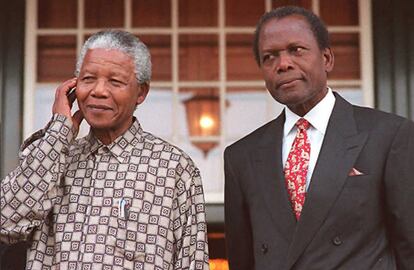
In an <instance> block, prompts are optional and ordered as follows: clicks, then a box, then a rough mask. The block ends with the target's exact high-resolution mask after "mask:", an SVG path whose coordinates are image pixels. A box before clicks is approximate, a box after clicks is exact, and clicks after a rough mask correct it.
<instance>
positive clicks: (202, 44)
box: [179, 35, 219, 81]
mask: <svg viewBox="0 0 414 270" xmlns="http://www.w3.org/2000/svg"><path fill="white" fill-rule="evenodd" d="M179 46H180V49H179V78H180V80H206V81H208V80H218V74H219V72H218V70H219V65H218V37H217V35H180V37H179Z"/></svg>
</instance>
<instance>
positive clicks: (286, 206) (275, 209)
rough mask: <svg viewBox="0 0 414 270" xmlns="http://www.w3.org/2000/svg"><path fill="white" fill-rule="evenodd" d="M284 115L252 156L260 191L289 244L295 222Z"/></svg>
mask: <svg viewBox="0 0 414 270" xmlns="http://www.w3.org/2000/svg"><path fill="white" fill-rule="evenodd" d="M284 122H285V115H284V112H282V113H281V114H280V115H279V117H278V118H277V119H276V120H275V121H274V122H273V123H271V125H270V126H269V127H268V130H266V131H265V132H264V134H263V136H262V138H261V140H260V144H259V146H258V148H257V150H256V151H255V153H254V155H252V156H253V157H252V158H253V166H255V171H256V172H257V174H258V175H257V182H258V183H259V186H260V188H261V194H263V197H264V200H265V203H266V205H267V208H268V211H269V213H270V215H271V216H272V218H273V220H274V222H275V228H277V229H278V230H279V232H280V234H281V235H283V236H284V237H285V239H286V241H287V243H288V244H289V243H290V241H291V238H292V235H293V233H294V230H295V226H296V220H295V217H294V215H293V212H292V207H291V205H290V202H289V199H288V194H287V191H286V187H285V180H284V175H283V165H282V141H283V125H284Z"/></svg>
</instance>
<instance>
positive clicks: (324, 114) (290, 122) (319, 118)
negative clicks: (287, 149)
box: [283, 87, 335, 136]
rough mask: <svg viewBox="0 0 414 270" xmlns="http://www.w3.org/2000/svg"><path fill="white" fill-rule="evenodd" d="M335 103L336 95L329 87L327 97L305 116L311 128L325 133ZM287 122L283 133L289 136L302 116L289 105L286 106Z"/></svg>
mask: <svg viewBox="0 0 414 270" xmlns="http://www.w3.org/2000/svg"><path fill="white" fill-rule="evenodd" d="M334 105H335V96H334V94H333V93H332V89H331V88H329V87H328V93H327V94H326V95H325V97H324V98H323V99H322V100H321V101H319V103H318V104H316V105H315V107H313V108H312V109H311V110H310V111H309V112H308V113H307V114H305V116H303V118H305V119H306V120H307V121H308V122H309V123H310V124H311V127H310V128H315V129H316V130H318V131H319V132H321V133H322V134H325V132H326V128H327V126H328V122H329V118H330V117H331V113H332V110H333V108H334ZM285 116H286V120H285V124H284V129H283V135H284V136H287V135H288V134H289V132H291V130H292V129H293V127H294V126H295V123H296V122H297V121H298V120H299V118H301V117H300V116H299V115H297V114H295V113H294V112H292V111H291V110H290V109H289V108H288V107H287V106H285Z"/></svg>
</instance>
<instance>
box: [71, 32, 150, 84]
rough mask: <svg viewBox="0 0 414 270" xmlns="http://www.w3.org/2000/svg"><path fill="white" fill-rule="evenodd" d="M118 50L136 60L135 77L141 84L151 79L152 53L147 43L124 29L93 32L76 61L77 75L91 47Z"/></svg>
mask: <svg viewBox="0 0 414 270" xmlns="http://www.w3.org/2000/svg"><path fill="white" fill-rule="evenodd" d="M97 48H99V49H108V50H118V51H121V52H123V53H125V54H127V55H129V56H131V58H132V60H133V61H134V66H135V77H136V79H137V81H138V83H139V84H144V83H149V82H150V80H151V55H150V53H149V50H148V48H147V46H145V44H144V43H143V42H142V41H141V40H139V38H137V37H136V36H134V35H133V34H131V33H129V32H126V31H122V30H104V31H100V32H97V33H95V34H93V35H92V36H91V37H89V38H88V40H86V42H85V44H83V47H82V50H81V52H80V55H79V57H78V61H77V62H76V70H75V76H76V77H78V76H79V73H80V69H81V67H82V64H83V60H84V58H85V55H86V53H87V52H88V50H89V49H97Z"/></svg>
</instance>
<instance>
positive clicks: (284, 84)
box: [276, 78, 301, 88]
mask: <svg viewBox="0 0 414 270" xmlns="http://www.w3.org/2000/svg"><path fill="white" fill-rule="evenodd" d="M300 80H301V79H300V78H291V79H284V80H281V81H280V82H279V83H278V84H277V85H276V88H288V87H291V86H293V85H294V84H295V83H296V82H298V81H300Z"/></svg>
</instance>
